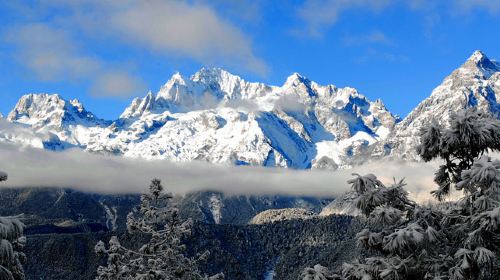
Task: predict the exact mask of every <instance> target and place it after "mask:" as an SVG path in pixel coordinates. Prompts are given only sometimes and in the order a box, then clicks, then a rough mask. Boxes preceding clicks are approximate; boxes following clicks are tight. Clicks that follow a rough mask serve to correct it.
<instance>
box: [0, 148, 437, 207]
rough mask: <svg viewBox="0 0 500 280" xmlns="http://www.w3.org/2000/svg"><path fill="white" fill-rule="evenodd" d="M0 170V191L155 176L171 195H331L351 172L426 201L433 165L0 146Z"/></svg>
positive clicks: (110, 184) (112, 184)
mask: <svg viewBox="0 0 500 280" xmlns="http://www.w3.org/2000/svg"><path fill="white" fill-rule="evenodd" d="M0 170H2V171H5V172H7V173H8V174H9V181H7V182H6V183H2V185H0V186H3V187H6V186H8V187H65V188H66V187H67V188H73V189H77V190H81V191H86V192H98V193H140V192H144V191H145V190H147V186H148V185H149V181H150V180H151V179H152V178H159V179H161V180H162V181H163V183H164V186H165V187H166V188H167V189H168V190H169V191H172V192H174V193H179V194H183V193H187V192H191V191H198V190H214V191H221V192H224V193H226V194H235V195H236V194H255V195H263V194H288V195H307V196H335V195H340V194H342V193H344V192H346V191H348V190H349V185H348V184H347V183H346V181H347V180H348V179H350V178H352V175H351V174H352V173H360V174H366V173H374V174H376V175H377V176H378V177H379V178H380V179H381V180H382V181H383V182H384V183H387V184H389V183H390V182H391V181H392V178H393V177H395V178H396V179H398V178H402V177H405V178H406V182H407V183H408V187H407V189H408V191H409V192H410V193H411V195H412V197H414V198H417V199H418V200H421V199H423V198H428V197H429V192H430V191H431V190H432V189H434V188H435V185H434V183H433V182H432V177H433V173H434V171H435V170H436V164H434V163H410V162H395V161H383V162H374V163H369V164H366V165H363V166H359V167H356V168H354V169H351V170H339V171H335V172H332V171H323V170H289V169H279V168H264V167H248V166H245V167H238V166H227V165H216V164H209V163H204V162H190V163H172V162H168V161H146V160H139V159H128V158H123V157H117V156H105V155H96V154H90V153H86V152H83V151H81V150H77V149H73V150H67V151H64V152H50V151H45V150H42V149H33V148H26V147H24V148H19V147H16V146H11V145H7V144H0Z"/></svg>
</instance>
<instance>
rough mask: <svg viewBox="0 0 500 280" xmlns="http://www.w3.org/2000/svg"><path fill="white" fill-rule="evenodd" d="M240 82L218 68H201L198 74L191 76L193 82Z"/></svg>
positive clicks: (237, 77) (235, 76)
mask: <svg viewBox="0 0 500 280" xmlns="http://www.w3.org/2000/svg"><path fill="white" fill-rule="evenodd" d="M234 79H237V80H241V77H239V76H237V75H234V74H231V73H229V72H228V71H226V70H224V69H222V68H219V67H211V68H210V67H202V68H201V69H200V70H199V71H198V72H196V73H195V74H194V75H193V76H191V80H192V81H194V82H202V83H212V82H216V81H218V82H221V81H224V80H234Z"/></svg>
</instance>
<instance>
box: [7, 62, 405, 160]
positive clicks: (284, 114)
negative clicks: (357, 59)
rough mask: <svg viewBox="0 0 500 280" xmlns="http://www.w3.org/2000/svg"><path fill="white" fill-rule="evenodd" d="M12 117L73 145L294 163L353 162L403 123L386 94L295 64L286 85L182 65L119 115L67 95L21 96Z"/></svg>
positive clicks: (151, 155) (154, 155) (148, 154)
mask: <svg viewBox="0 0 500 280" xmlns="http://www.w3.org/2000/svg"><path fill="white" fill-rule="evenodd" d="M8 120H9V121H11V122H15V123H21V124H25V125H29V126H31V127H32V128H34V129H35V131H37V132H47V133H51V134H53V135H55V136H57V139H58V140H59V141H60V142H61V143H63V144H61V145H58V147H59V148H64V147H65V146H64V145H67V146H77V147H81V148H83V149H85V150H87V151H92V152H101V153H113V154H118V155H124V156H128V157H141V158H146V159H168V160H172V161H179V162H184V161H192V160H202V161H208V162H214V163H227V164H243V165H262V166H280V167H291V168H310V167H317V168H330V169H336V168H338V167H342V168H345V167H348V166H349V165H350V160H351V159H352V158H354V157H356V155H357V154H359V153H362V152H364V151H367V150H369V147H370V146H371V145H373V144H374V143H376V142H378V141H380V140H382V139H385V137H386V136H387V134H388V132H389V131H392V129H393V127H394V125H395V124H396V123H397V121H398V119H397V117H395V116H393V115H392V114H391V113H390V112H389V111H388V110H387V109H386V108H385V106H384V105H383V103H382V102H381V101H380V100H377V101H375V102H370V101H369V100H368V99H366V98H365V97H364V96H363V95H361V94H360V93H359V92H357V91H356V90H355V89H353V88H337V87H335V86H333V85H328V86H322V85H319V84H317V83H315V82H313V81H310V80H309V79H307V78H305V77H303V76H301V75H299V74H297V73H294V74H293V75H291V76H290V77H288V78H287V80H286V82H285V83H284V84H283V85H282V86H281V87H278V86H269V85H265V84H262V83H251V82H247V81H245V80H243V79H242V78H240V77H238V76H235V75H232V74H230V73H228V72H227V71H224V70H222V69H218V68H212V69H207V68H203V69H201V70H200V71H199V72H197V73H195V74H194V75H193V76H191V77H190V78H185V77H183V76H182V75H180V74H179V73H176V74H174V75H173V76H172V78H171V79H170V80H169V81H168V82H167V83H166V84H165V85H164V86H162V87H161V89H160V90H159V91H158V93H156V94H153V93H152V92H149V93H148V94H147V95H146V96H145V97H144V98H136V99H134V100H133V101H132V103H131V104H130V106H129V107H127V108H126V109H125V111H124V112H123V114H122V115H121V116H120V118H119V119H118V120H116V121H114V122H110V121H105V120H101V119H98V118H97V117H95V116H94V115H93V114H92V113H90V112H88V111H86V110H85V109H84V107H83V106H82V105H81V104H80V103H79V102H78V101H76V100H72V101H66V100H64V99H62V98H61V97H60V96H59V95H47V94H39V95H36V94H30V95H26V96H24V97H22V98H21V99H20V100H19V102H18V104H17V105H16V107H15V108H14V110H13V111H12V112H11V113H10V114H9V117H8Z"/></svg>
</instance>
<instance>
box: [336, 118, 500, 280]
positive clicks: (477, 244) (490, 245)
mask: <svg viewBox="0 0 500 280" xmlns="http://www.w3.org/2000/svg"><path fill="white" fill-rule="evenodd" d="M498 150H500V121H499V120H497V119H495V118H493V117H491V116H489V115H486V114H484V113H480V112H478V111H475V110H474V109H467V110H465V111H464V112H460V113H457V114H454V115H452V116H451V118H450V121H449V125H448V127H441V126H439V125H438V124H437V123H436V122H433V123H432V124H431V125H429V126H428V127H427V128H425V129H423V130H422V134H421V144H420V145H419V146H418V153H419V155H420V156H421V157H422V159H424V160H425V161H430V160H433V159H436V158H440V159H442V160H444V164H443V165H441V166H440V167H439V169H438V171H437V172H436V177H435V182H436V183H437V184H438V186H439V188H438V190H436V191H434V192H433V194H434V195H435V196H436V197H437V198H438V199H439V200H443V199H444V198H445V197H446V195H448V194H449V192H450V190H451V187H454V188H456V189H457V190H461V191H463V194H464V195H463V198H462V199H460V200H459V201H457V202H453V203H448V204H447V207H442V206H440V207H435V206H421V205H417V204H415V203H414V202H412V201H410V200H409V199H408V197H407V193H406V191H404V189H403V186H404V185H405V184H404V182H403V181H399V182H396V181H395V182H394V183H393V184H391V185H390V186H384V184H382V183H381V182H380V181H379V180H377V178H376V176H374V175H373V174H368V175H366V176H360V175H357V174H355V175H356V177H355V178H354V179H352V180H350V181H349V183H350V184H351V185H352V188H353V189H354V190H355V191H356V192H358V194H359V195H360V196H359V198H358V199H357V201H356V206H357V208H358V209H360V210H361V211H362V212H363V214H364V216H365V217H366V220H367V228H365V229H364V230H362V231H361V232H360V233H358V234H357V236H356V238H357V244H358V246H359V247H361V248H364V249H366V251H365V252H366V254H368V255H369V257H367V258H364V259H361V260H356V261H354V262H352V263H346V264H344V266H343V271H342V274H343V277H344V278H345V279H348V280H354V279H362V280H376V279H384V280H388V279H450V280H465V279H500V269H499V268H500V262H499V259H498V258H499V257H500V161H498V160H492V159H491V158H490V157H488V156H486V155H485V153H487V152H489V151H498Z"/></svg>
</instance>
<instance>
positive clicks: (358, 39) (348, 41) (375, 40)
mask: <svg viewBox="0 0 500 280" xmlns="http://www.w3.org/2000/svg"><path fill="white" fill-rule="evenodd" d="M342 42H343V43H344V45H346V46H362V45H371V44H381V45H391V44H393V40H391V39H390V38H389V37H387V35H385V34H384V33H383V32H382V31H379V30H375V31H372V32H371V33H368V34H361V35H347V36H345V37H344V38H343V39H342Z"/></svg>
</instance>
